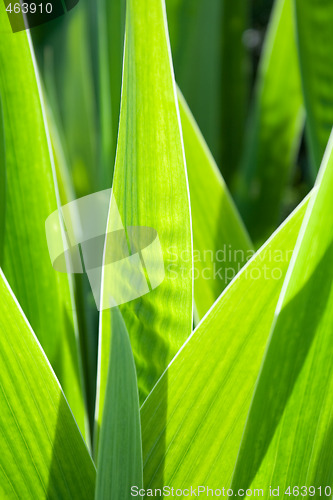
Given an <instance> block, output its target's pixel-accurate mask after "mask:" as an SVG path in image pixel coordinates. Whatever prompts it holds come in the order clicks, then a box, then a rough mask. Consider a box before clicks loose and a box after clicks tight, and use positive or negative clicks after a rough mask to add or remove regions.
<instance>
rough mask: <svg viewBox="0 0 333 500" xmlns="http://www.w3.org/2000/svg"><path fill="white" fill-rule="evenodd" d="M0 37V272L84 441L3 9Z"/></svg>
mask: <svg viewBox="0 0 333 500" xmlns="http://www.w3.org/2000/svg"><path fill="white" fill-rule="evenodd" d="M0 33H1V35H0V37H1V43H0V67H1V72H0V94H1V97H2V103H3V119H4V132H5V148H6V176H7V186H6V188H7V190H6V217H5V219H6V220H5V241H4V252H3V261H2V263H1V265H2V268H3V270H4V272H5V273H6V277H7V279H8V281H9V283H10V285H11V287H12V289H13V291H14V293H15V295H16V297H17V299H18V301H19V302H20V304H21V306H22V308H23V310H24V312H25V314H26V316H27V318H28V320H29V322H30V324H31V325H32V327H33V329H34V331H35V332H36V335H37V336H38V338H39V340H40V342H41V344H42V346H43V349H44V350H45V353H46V355H47V356H48V359H49V360H50V362H51V364H52V366H53V368H54V370H55V372H56V374H57V376H58V378H59V380H60V383H61V384H62V387H63V389H64V392H65V394H66V397H67V399H68V401H69V404H70V406H71V409H72V411H73V413H74V415H75V418H76V419H77V422H78V424H79V427H80V429H81V431H82V433H84V434H85V408H84V401H83V392H82V384H81V378H80V372H79V355H78V346H77V341H76V334H77V329H76V314H75V311H73V305H72V301H71V288H70V287H71V282H70V281H69V277H68V275H66V274H60V273H56V272H55V271H54V270H53V269H52V265H51V261H50V257H49V253H48V248H47V242H46V235H45V221H46V219H47V217H48V216H49V215H50V214H51V213H52V212H53V211H55V210H56V209H57V196H58V194H57V186H56V181H55V173H54V165H53V159H52V154H51V147H50V143H49V139H48V131H47V127H46V122H45V112H44V108H43V104H42V102H41V96H40V85H39V81H38V74H37V71H36V68H35V61H34V59H33V55H32V52H31V44H30V38H29V35H27V33H26V32H20V33H15V34H13V33H11V30H10V25H9V21H8V17H7V13H6V11H5V8H4V5H3V4H2V5H1V6H0Z"/></svg>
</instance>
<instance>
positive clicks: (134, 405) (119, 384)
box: [95, 308, 143, 500]
mask: <svg viewBox="0 0 333 500" xmlns="http://www.w3.org/2000/svg"><path fill="white" fill-rule="evenodd" d="M112 322H113V324H112V335H111V347H110V362H109V373H108V381H107V386H106V396H105V407H104V412H103V420H102V427H101V434H100V446H99V453H98V461H97V463H98V469H97V480H96V497H95V498H96V499H103V500H107V499H110V500H122V499H124V498H127V497H128V495H129V491H130V490H131V486H137V487H138V488H142V483H143V478H142V445H141V428H140V407H139V394H138V385H137V379H136V372H135V364H134V359H133V354H132V348H131V343H130V340H129V336H128V333H127V330H126V326H125V323H124V321H123V318H122V317H121V314H120V311H119V309H118V308H116V309H115V310H114V311H113V314H112Z"/></svg>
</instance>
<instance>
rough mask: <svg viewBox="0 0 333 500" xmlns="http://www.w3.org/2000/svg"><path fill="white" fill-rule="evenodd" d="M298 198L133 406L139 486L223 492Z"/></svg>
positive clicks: (298, 214)
mask: <svg viewBox="0 0 333 500" xmlns="http://www.w3.org/2000/svg"><path fill="white" fill-rule="evenodd" d="M306 203H307V201H305V202H304V203H303V204H302V205H301V206H300V207H299V208H298V209H297V210H296V211H295V212H294V213H293V215H292V216H291V217H290V218H289V219H288V220H287V221H286V223H284V224H283V226H281V228H280V229H279V230H278V231H277V232H276V233H275V234H274V235H273V236H272V238H271V239H270V240H269V241H268V242H267V243H266V244H265V245H264V246H263V247H262V248H261V249H260V250H259V251H258V253H257V254H256V255H255V256H254V257H253V258H252V260H251V262H249V263H248V265H246V266H245V267H244V268H243V269H242V271H241V272H240V273H239V274H238V276H237V277H236V278H235V279H234V280H233V281H232V282H231V284H230V285H229V287H228V288H226V289H225V290H224V292H223V293H222V295H221V297H220V298H219V300H218V301H217V302H216V303H215V304H214V306H213V307H212V308H211V309H210V311H209V312H208V313H207V315H206V316H205V317H204V319H203V320H202V322H201V323H200V324H199V326H198V327H197V329H196V330H195V331H194V332H193V334H192V335H191V337H190V338H189V340H188V342H186V343H185V345H184V346H183V348H182V349H181V350H180V351H179V353H178V354H177V356H176V357H175V359H174V360H173V361H172V363H171V364H170V365H169V367H168V369H167V370H166V371H165V373H164V374H163V376H162V377H161V379H160V380H159V381H158V383H157V385H156V386H155V388H154V389H153V391H152V392H151V393H150V395H149V397H148V398H147V400H146V401H145V403H144V405H143V407H142V409H141V422H142V439H143V456H144V483H145V487H146V488H147V487H159V486H161V485H163V484H165V485H170V486H174V487H177V488H188V487H190V486H191V485H196V484H206V485H209V487H211V488H213V487H215V488H221V487H222V486H225V487H227V486H228V484H229V483H230V480H231V476H232V471H233V467H234V463H235V461H236V457H237V451H238V446H239V443H240V440H241V436H242V430H243V427H244V424H245V420H246V415H247V411H248V408H249V405H250V402H251V395H252V392H253V389H254V384H255V380H256V378H257V375H258V371H259V367H260V362H261V359H262V356H263V353H264V349H265V344H266V342H267V339H268V335H269V331H270V327H271V324H272V321H273V317H274V310H275V307H276V304H277V301H278V297H279V293H280V291H281V287H282V283H283V278H284V276H285V273H286V271H287V267H288V264H289V260H290V258H291V254H292V250H293V248H294V244H295V242H296V238H297V234H298V231H299V228H300V225H301V221H302V218H303V215H304V212H305V207H306Z"/></svg>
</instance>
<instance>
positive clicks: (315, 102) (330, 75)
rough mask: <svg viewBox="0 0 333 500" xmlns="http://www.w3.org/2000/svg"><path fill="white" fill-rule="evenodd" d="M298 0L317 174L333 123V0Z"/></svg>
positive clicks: (301, 56)
mask: <svg viewBox="0 0 333 500" xmlns="http://www.w3.org/2000/svg"><path fill="white" fill-rule="evenodd" d="M294 1H295V8H296V22H297V23H296V24H297V38H298V47H299V59H300V66H301V74H302V86H303V93H304V102H305V107H306V113H307V138H308V143H309V148H310V154H311V159H312V167H313V177H315V175H316V173H317V171H318V169H319V166H320V162H321V159H322V157H323V154H324V151H325V147H326V144H327V141H328V138H329V135H330V132H331V129H332V125H333V92H332V89H333V57H332V53H333V30H332V25H333V3H332V2H330V1H327V0H317V1H315V2H314V1H313V0H294Z"/></svg>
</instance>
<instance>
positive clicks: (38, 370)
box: [0, 271, 95, 500]
mask: <svg viewBox="0 0 333 500" xmlns="http://www.w3.org/2000/svg"><path fill="white" fill-rule="evenodd" d="M0 361H1V370H0V448H1V455H0V496H1V498H6V499H11V498H24V499H27V500H29V499H31V500H35V499H36V498H54V499H59V500H60V499H61V500H64V499H68V500H69V499H71V500H79V499H87V500H91V499H92V498H93V495H94V482H95V467H94V465H93V462H92V460H91V458H90V455H89V452H88V450H87V448H86V445H85V443H84V441H83V439H82V436H81V434H80V432H79V429H78V427H77V425H76V422H75V420H74V418H73V415H72V413H71V411H70V409H69V407H68V404H67V401H66V399H65V397H64V395H63V392H62V390H61V388H60V385H59V383H58V381H57V379H56V377H55V375H54V372H53V371H52V369H51V367H50V364H49V362H48V360H47V358H46V356H45V354H44V352H43V351H42V349H41V347H40V345H39V343H38V341H37V339H36V337H35V335H34V333H33V331H32V329H31V327H30V325H29V324H28V322H27V320H26V318H25V316H24V314H23V312H22V310H21V309H20V306H19V305H18V303H17V300H16V298H15V297H14V295H13V293H12V292H11V290H10V288H9V285H8V283H7V282H6V280H5V278H4V275H3V273H2V271H0Z"/></svg>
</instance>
